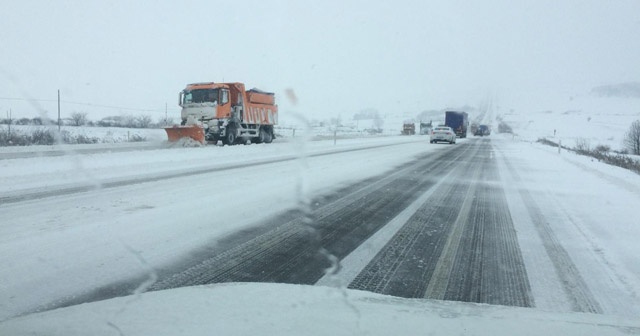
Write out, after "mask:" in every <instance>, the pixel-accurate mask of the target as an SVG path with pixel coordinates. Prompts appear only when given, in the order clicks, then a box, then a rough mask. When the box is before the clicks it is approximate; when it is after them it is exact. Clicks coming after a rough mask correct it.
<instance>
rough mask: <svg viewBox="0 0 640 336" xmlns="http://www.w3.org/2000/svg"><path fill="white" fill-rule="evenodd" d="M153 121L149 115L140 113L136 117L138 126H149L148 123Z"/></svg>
mask: <svg viewBox="0 0 640 336" xmlns="http://www.w3.org/2000/svg"><path fill="white" fill-rule="evenodd" d="M152 122H153V119H151V116H150V115H141V116H139V117H137V118H136V124H137V125H138V127H140V128H149V125H151V123H152Z"/></svg>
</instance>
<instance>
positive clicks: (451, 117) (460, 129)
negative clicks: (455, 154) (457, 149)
mask: <svg viewBox="0 0 640 336" xmlns="http://www.w3.org/2000/svg"><path fill="white" fill-rule="evenodd" d="M468 119H469V115H468V114H467V112H456V111H447V112H445V115H444V124H445V125H446V126H449V127H451V128H452V129H453V131H454V132H456V136H457V137H459V138H466V137H467V128H468V127H469V120H468Z"/></svg>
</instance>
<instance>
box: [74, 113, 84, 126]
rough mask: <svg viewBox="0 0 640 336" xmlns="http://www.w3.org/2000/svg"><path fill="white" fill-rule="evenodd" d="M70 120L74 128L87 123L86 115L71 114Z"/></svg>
mask: <svg viewBox="0 0 640 336" xmlns="http://www.w3.org/2000/svg"><path fill="white" fill-rule="evenodd" d="M71 120H72V121H73V125H74V126H82V125H84V124H86V123H87V113H85V112H73V113H71Z"/></svg>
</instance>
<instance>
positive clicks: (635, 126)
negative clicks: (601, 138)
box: [624, 120, 640, 155]
mask: <svg viewBox="0 0 640 336" xmlns="http://www.w3.org/2000/svg"><path fill="white" fill-rule="evenodd" d="M624 145H625V147H627V149H628V150H629V151H630V152H631V154H634V155H640V120H636V121H634V122H633V123H631V126H630V127H629V130H628V131H627V134H625V136H624Z"/></svg>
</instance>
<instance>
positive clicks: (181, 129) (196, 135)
mask: <svg viewBox="0 0 640 336" xmlns="http://www.w3.org/2000/svg"><path fill="white" fill-rule="evenodd" d="M164 130H165V131H166V132H167V136H168V137H169V142H177V141H180V139H183V138H190V139H193V140H195V141H197V142H199V143H201V144H203V145H204V143H205V142H204V128H202V127H200V126H195V125H194V126H173V127H166V128H165V129H164Z"/></svg>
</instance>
